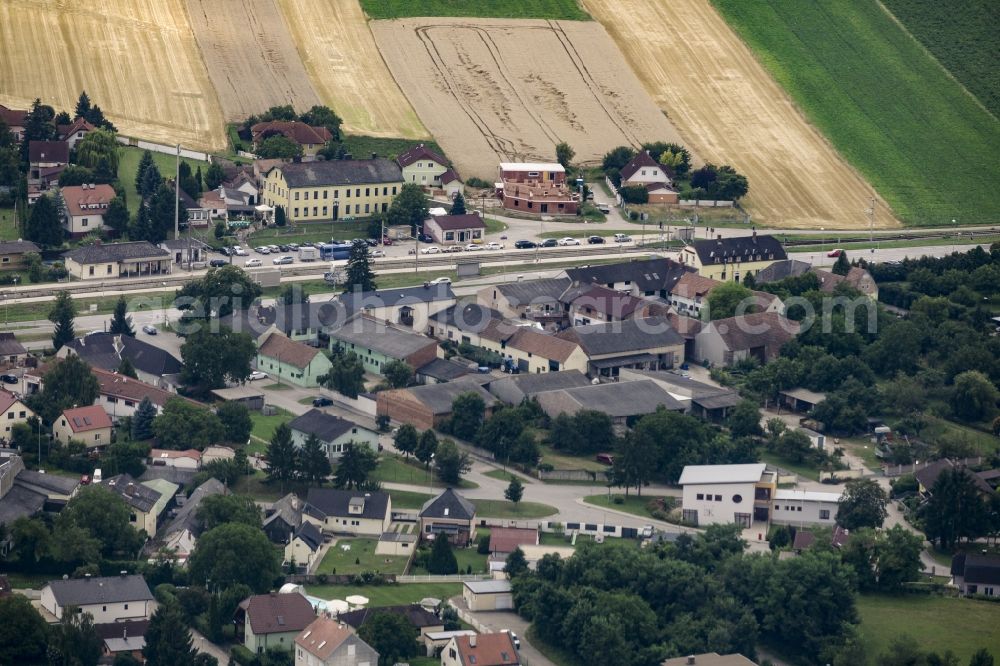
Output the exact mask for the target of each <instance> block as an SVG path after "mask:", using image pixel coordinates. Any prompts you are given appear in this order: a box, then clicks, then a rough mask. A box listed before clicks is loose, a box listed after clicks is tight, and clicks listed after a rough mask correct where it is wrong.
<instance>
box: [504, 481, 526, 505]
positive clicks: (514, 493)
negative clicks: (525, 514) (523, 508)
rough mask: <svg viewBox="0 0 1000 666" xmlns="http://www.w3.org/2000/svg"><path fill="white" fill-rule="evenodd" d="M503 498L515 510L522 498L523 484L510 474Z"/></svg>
mask: <svg viewBox="0 0 1000 666" xmlns="http://www.w3.org/2000/svg"><path fill="white" fill-rule="evenodd" d="M503 496H504V497H505V498H507V501H508V502H511V503H512V504H513V505H514V508H515V509H516V508H517V505H518V503H519V502H520V501H521V498H522V497H524V484H523V483H521V479H519V478H517V477H516V476H514V475H513V474H511V476H510V483H509V484H507V489H506V490H505V491H503Z"/></svg>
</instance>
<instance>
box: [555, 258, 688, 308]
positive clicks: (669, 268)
mask: <svg viewBox="0 0 1000 666" xmlns="http://www.w3.org/2000/svg"><path fill="white" fill-rule="evenodd" d="M694 270H695V269H693V268H691V267H689V266H684V265H682V264H679V263H677V262H676V261H674V260H673V259H666V258H657V259H637V260H634V261H623V262H621V263H617V264H599V265H595V266H577V267H575V268H567V269H566V277H568V278H569V280H570V287H580V286H583V285H591V284H596V285H601V286H604V287H607V288H608V289H614V290H615V291H620V292H623V293H627V294H632V295H633V296H639V297H643V296H645V297H659V298H667V296H668V294H669V293H670V291H671V290H672V289H673V288H674V285H675V284H677V281H678V280H680V279H681V277H683V276H684V275H685V274H686V273H692V272H694ZM564 299H565V297H564Z"/></svg>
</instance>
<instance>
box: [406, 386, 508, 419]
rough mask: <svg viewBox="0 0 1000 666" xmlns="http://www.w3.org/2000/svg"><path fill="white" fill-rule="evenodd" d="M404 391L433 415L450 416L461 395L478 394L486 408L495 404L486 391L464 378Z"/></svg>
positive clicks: (494, 399) (494, 400) (414, 387)
mask: <svg viewBox="0 0 1000 666" xmlns="http://www.w3.org/2000/svg"><path fill="white" fill-rule="evenodd" d="M406 390H407V391H409V392H410V394H411V395H412V396H413V397H414V398H416V399H417V400H418V401H420V402H421V403H422V404H423V405H424V406H425V407H427V409H429V410H430V411H431V412H432V413H434V414H450V413H451V404H452V403H453V402H455V398H457V397H458V396H460V395H462V394H463V393H470V392H472V393H478V394H479V396H480V397H482V399H483V401H484V402H485V403H486V407H487V408H490V407H492V406H493V405H495V404H496V402H497V400H496V398H494V397H493V396H492V395H490V394H489V392H487V391H486V389H484V388H483V387H482V386H480V385H479V384H477V383H476V382H474V381H472V380H470V379H468V378H465V377H460V378H459V379H457V380H455V381H453V382H446V383H444V384H428V385H426V386H413V387H411V388H408V389H406Z"/></svg>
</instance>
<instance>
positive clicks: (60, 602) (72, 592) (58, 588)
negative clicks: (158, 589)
mask: <svg viewBox="0 0 1000 666" xmlns="http://www.w3.org/2000/svg"><path fill="white" fill-rule="evenodd" d="M40 603H41V606H42V608H44V609H45V610H47V611H48V612H49V613H51V614H52V615H54V616H55V617H57V618H62V615H63V611H64V610H65V609H66V608H68V607H70V606H76V607H77V608H79V609H80V611H82V612H84V613H90V614H91V615H92V616H93V617H94V624H105V623H108V622H119V621H122V620H142V619H145V618H148V617H149V616H150V615H151V614H152V613H151V611H152V603H153V594H152V593H151V592H150V591H149V586H148V585H147V584H146V581H145V579H143V577H142V576H138V575H134V576H129V575H122V576H106V577H91V576H89V575H88V576H87V577H86V578H74V579H68V580H52V581H49V582H48V583H47V584H46V585H45V587H43V588H42V594H41V602H40Z"/></svg>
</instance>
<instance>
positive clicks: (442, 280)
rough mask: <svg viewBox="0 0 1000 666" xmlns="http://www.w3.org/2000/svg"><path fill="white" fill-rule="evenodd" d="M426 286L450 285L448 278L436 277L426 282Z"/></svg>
mask: <svg viewBox="0 0 1000 666" xmlns="http://www.w3.org/2000/svg"><path fill="white" fill-rule="evenodd" d="M427 284H451V278H450V277H437V278H434V279H433V280H431V281H430V282H428V283H427Z"/></svg>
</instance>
